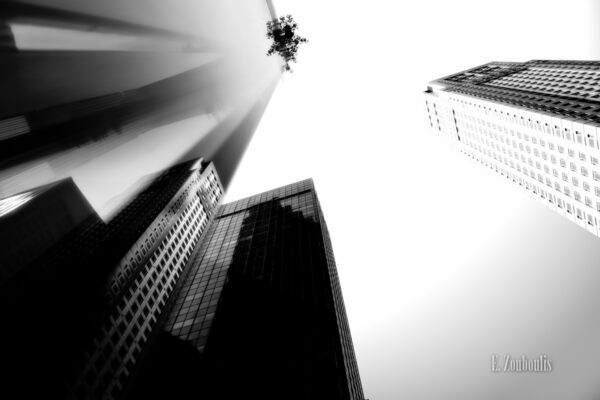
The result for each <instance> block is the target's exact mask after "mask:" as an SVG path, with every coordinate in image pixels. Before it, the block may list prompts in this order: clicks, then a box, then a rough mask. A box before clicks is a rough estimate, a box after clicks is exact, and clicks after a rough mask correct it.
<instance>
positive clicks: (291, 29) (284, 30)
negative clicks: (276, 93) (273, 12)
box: [267, 14, 308, 72]
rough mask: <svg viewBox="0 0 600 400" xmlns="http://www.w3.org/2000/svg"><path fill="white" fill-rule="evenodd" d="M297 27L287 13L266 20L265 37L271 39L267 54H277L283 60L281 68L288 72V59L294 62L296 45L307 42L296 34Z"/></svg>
mask: <svg viewBox="0 0 600 400" xmlns="http://www.w3.org/2000/svg"><path fill="white" fill-rule="evenodd" d="M297 28H298V24H297V23H296V21H294V19H293V18H292V16H291V15H289V14H288V15H286V16H282V17H279V19H275V20H273V21H269V22H267V37H268V38H269V39H272V40H273V43H271V47H270V48H269V51H268V52H267V55H268V56H270V55H273V54H275V53H277V54H279V55H280V56H281V57H282V58H283V59H284V61H285V65H284V67H283V68H284V69H285V70H286V71H289V72H292V68H291V67H290V61H293V62H296V53H297V52H298V46H299V45H300V43H307V42H308V40H307V39H306V38H303V37H302V36H299V35H297V34H296V29H297Z"/></svg>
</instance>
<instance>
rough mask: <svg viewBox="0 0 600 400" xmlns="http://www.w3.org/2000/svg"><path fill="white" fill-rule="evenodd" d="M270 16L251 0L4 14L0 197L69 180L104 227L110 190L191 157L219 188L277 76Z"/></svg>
mask: <svg viewBox="0 0 600 400" xmlns="http://www.w3.org/2000/svg"><path fill="white" fill-rule="evenodd" d="M271 18H272V16H271V13H270V10H269V7H268V4H267V2H265V1H264V0H259V1H251V2H239V1H236V0H222V1H219V2H194V1H183V2H176V3H174V4H171V3H165V2H164V1H160V0H130V1H127V2H123V1H118V0H107V1H105V2H102V3H95V2H76V1H70V0H55V1H52V2H48V1H44V0H15V1H11V2H9V3H8V4H5V5H3V7H2V12H0V30H2V32H3V34H2V35H3V40H2V43H0V51H2V54H3V56H2V57H3V60H2V61H3V62H2V65H1V66H0V69H1V70H2V74H0V87H3V88H4V89H5V90H3V91H2V93H0V197H2V198H4V197H9V196H12V195H15V194H18V193H22V192H26V191H29V190H31V189H33V188H36V187H41V186H43V185H46V184H49V183H52V182H56V181H59V180H62V179H66V178H69V177H71V178H73V179H74V181H75V182H76V184H77V186H78V187H79V189H80V190H81V192H82V193H83V194H84V196H85V197H86V199H87V200H88V201H89V203H90V204H91V205H92V207H94V209H95V210H96V211H97V212H98V213H99V215H100V217H101V218H103V219H105V220H108V219H110V218H112V216H114V209H116V208H119V207H120V206H122V205H124V204H126V202H123V203H122V204H114V202H113V205H114V207H110V208H108V209H107V208H106V204H107V202H109V201H112V200H113V199H114V198H115V197H117V196H119V194H120V191H122V190H125V188H129V187H130V186H131V185H132V184H133V183H135V182H137V181H138V180H139V179H140V178H141V177H143V176H145V175H148V174H152V173H156V172H159V171H162V170H165V169H167V168H169V167H171V166H173V165H175V164H177V163H180V162H184V161H187V160H190V159H193V158H199V157H201V158H204V159H206V160H211V161H212V162H214V164H215V168H216V169H217V170H218V172H219V175H220V177H221V181H222V184H223V186H224V187H225V188H226V187H227V186H228V183H229V181H230V178H231V176H232V174H233V172H234V170H235V166H236V165H237V162H238V161H239V158H240V157H241V154H242V153H243V151H244V149H245V148H246V147H247V144H248V142H249V140H250V138H251V137H252V134H253V132H254V129H255V127H256V125H257V124H258V121H259V120H260V117H261V116H262V113H263V111H264V109H265V106H266V104H267V103H268V101H269V99H270V97H271V94H272V93H273V91H274V88H275V87H276V85H277V83H278V81H279V78H280V76H281V65H282V62H281V60H278V59H277V58H274V57H267V56H266V54H265V53H266V50H267V48H268V41H267V39H266V36H265V32H266V31H265V23H266V21H269V20H271ZM15 50H16V51H15ZM115 174H118V175H119V179H113V176H114V175H115ZM140 189H141V188H140ZM137 193H139V191H137V192H135V193H131V194H132V196H134V195H135V194H137ZM130 199H131V197H130V198H129V199H124V200H130Z"/></svg>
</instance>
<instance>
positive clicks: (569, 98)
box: [424, 60, 600, 235]
mask: <svg viewBox="0 0 600 400" xmlns="http://www.w3.org/2000/svg"><path fill="white" fill-rule="evenodd" d="M424 96H425V103H426V106H427V112H428V116H429V123H430V126H431V128H433V129H434V130H436V131H439V132H442V133H443V134H444V135H446V136H447V137H449V138H450V139H451V140H452V141H454V142H455V143H456V144H457V145H458V147H459V149H460V150H461V151H462V152H463V153H465V154H467V155H469V156H470V157H472V158H474V159H476V160H478V161H480V162H481V163H482V164H484V165H486V166H488V167H490V168H491V169H493V170H495V171H496V172H498V173H500V174H502V175H503V176H505V177H506V178H508V179H509V180H512V181H513V182H515V183H517V184H519V185H520V186H522V187H524V188H525V189H527V190H529V191H530V192H531V193H532V194H534V195H535V196H536V197H537V198H539V199H540V200H541V201H542V202H543V203H545V204H546V205H548V206H549V207H550V208H552V209H553V210H555V211H557V212H558V213H559V214H561V215H564V216H565V217H567V218H569V219H570V220H572V221H573V222H575V223H577V224H578V225H579V226H581V227H583V228H585V229H587V230H588V231H589V232H591V233H593V234H595V235H600V166H599V165H598V164H599V160H600V148H599V147H598V139H599V137H600V130H599V127H600V62H597V61H547V60H532V61H529V62H524V63H514V62H492V63H488V64H485V65H482V66H479V67H476V68H472V69H469V70H466V71H463V72H459V73H457V74H453V75H450V76H447V77H445V78H441V79H438V80H435V81H433V82H431V83H430V84H429V87H428V88H427V90H426V91H425V92H424Z"/></svg>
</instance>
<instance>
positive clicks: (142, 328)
mask: <svg viewBox="0 0 600 400" xmlns="http://www.w3.org/2000/svg"><path fill="white" fill-rule="evenodd" d="M222 193H223V187H222V185H221V184H220V182H219V179H218V176H217V174H216V171H215V169H214V167H213V165H212V164H207V163H204V162H202V161H201V160H195V161H189V162H185V163H182V164H179V165H176V166H174V167H172V168H170V169H168V170H166V171H164V172H163V173H161V174H159V175H158V176H156V177H152V183H151V184H150V185H149V186H148V187H147V188H146V189H144V190H143V191H142V192H141V193H140V194H139V195H137V196H136V197H135V198H134V199H133V201H131V202H130V203H129V204H128V205H127V206H126V207H125V208H123V209H122V210H121V211H120V212H119V213H118V214H117V215H116V216H115V217H114V218H113V219H112V220H111V221H110V222H109V223H105V222H104V221H102V220H101V219H100V218H98V217H97V216H96V215H95V214H94V215H90V216H89V217H87V218H85V219H84V221H83V222H81V223H80V224H79V225H78V226H77V227H76V228H75V229H73V230H72V231H71V232H70V233H69V234H67V235H66V236H65V237H64V238H62V239H61V240H59V242H58V243H56V244H55V245H54V246H52V247H51V248H49V249H48V250H47V251H46V252H45V253H44V254H43V255H42V256H40V257H39V258H38V259H37V260H35V261H34V262H32V263H31V264H30V265H28V266H27V267H23V268H21V269H20V270H19V271H18V272H17V273H15V274H13V276H11V279H8V280H7V281H6V282H2V286H1V287H0V310H1V311H2V315H3V316H5V318H6V320H7V321H9V323H8V324H7V326H6V328H5V329H3V330H2V332H1V333H0V336H1V339H2V340H0V343H1V346H2V354H3V357H2V360H0V363H2V364H3V368H2V369H3V370H5V371H7V374H8V375H7V379H6V384H5V385H3V386H2V388H0V391H1V393H2V397H6V398H14V397H22V398H41V397H48V398H62V397H65V396H67V397H68V398H97V399H100V398H102V399H115V398H119V397H120V396H122V395H123V393H124V392H126V389H127V387H128V384H129V382H130V380H131V377H132V376H133V375H135V373H136V369H137V365H138V362H139V360H140V359H141V358H142V357H143V356H144V353H145V351H146V348H147V345H148V343H149V341H151V338H152V337H153V335H155V334H156V332H157V330H156V327H157V326H158V323H159V321H160V319H161V318H162V317H163V314H164V311H165V310H166V309H167V307H168V303H169V301H170V296H171V294H172V293H173V291H174V289H175V286H176V284H177V282H178V278H179V276H180V274H181V273H182V271H183V268H184V266H185V265H186V262H187V261H188V259H189V257H190V255H191V254H192V251H193V249H194V247H195V246H196V244H197V243H198V241H199V240H200V237H201V235H202V233H203V232H204V230H205V228H206V226H207V225H208V223H209V221H210V219H211V218H212V215H213V213H214V211H215V207H216V206H217V204H218V202H219V199H220V197H221V195H222ZM34 200H35V199H34ZM34 200H31V201H30V202H29V204H24V205H22V206H21V207H22V209H19V210H17V211H19V212H22V213H26V212H27V211H28V210H27V208H28V207H38V208H39V205H37V204H35V202H34ZM0 222H2V221H1V220H0ZM42 222H43V221H42ZM34 315H35V317H33V316H34ZM40 334H41V335H42V336H43V337H44V339H43V340H40Z"/></svg>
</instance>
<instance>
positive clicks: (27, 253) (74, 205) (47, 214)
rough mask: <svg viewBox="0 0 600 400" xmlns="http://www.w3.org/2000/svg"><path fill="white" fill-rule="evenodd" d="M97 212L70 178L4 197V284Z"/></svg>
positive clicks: (0, 232)
mask: <svg viewBox="0 0 600 400" xmlns="http://www.w3.org/2000/svg"><path fill="white" fill-rule="evenodd" d="M93 214H94V210H93V209H92V207H91V206H90V204H89V203H88V202H87V201H86V199H85V197H83V196H82V194H81V192H80V191H79V189H78V188H77V185H75V183H74V182H73V180H72V179H70V178H69V179H64V180H62V181H58V182H56V183H51V184H48V185H45V186H43V187H40V188H36V189H34V190H30V191H27V192H24V193H18V194H16V195H14V196H10V197H8V198H4V199H0V243H2V251H0V266H2V268H0V285H2V284H3V283H4V282H5V281H6V280H8V279H10V277H11V276H13V275H14V274H16V273H18V271H19V270H20V269H21V268H24V267H25V266H27V265H28V264H29V263H31V262H32V261H33V260H35V259H36V258H37V257H39V256H41V255H42V254H43V253H44V252H45V251H46V250H48V249H50V248H51V247H52V246H54V245H55V244H56V243H58V241H59V240H60V239H62V238H63V237H64V236H65V235H67V234H69V233H70V232H71V231H72V230H74V229H75V228H77V227H78V226H79V225H80V224H81V223H83V222H84V221H85V220H86V219H87V218H88V217H90V216H92V215H93Z"/></svg>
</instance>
